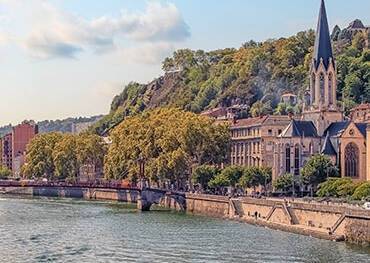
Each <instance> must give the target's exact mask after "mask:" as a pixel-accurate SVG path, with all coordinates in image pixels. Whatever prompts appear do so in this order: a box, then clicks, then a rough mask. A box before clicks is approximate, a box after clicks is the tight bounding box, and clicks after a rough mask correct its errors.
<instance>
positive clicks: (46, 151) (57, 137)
mask: <svg viewBox="0 0 370 263" xmlns="http://www.w3.org/2000/svg"><path fill="white" fill-rule="evenodd" d="M62 138H63V135H62V134H61V133H45V134H39V135H37V136H36V137H34V138H33V139H32V140H31V142H30V143H29V144H28V145H27V150H26V158H25V163H26V164H25V165H24V167H23V175H24V176H25V177H27V178H32V177H36V178H40V177H46V178H48V179H51V178H52V177H53V175H54V172H55V166H54V160H53V151H54V149H55V145H56V144H57V143H59V142H60V141H61V140H62Z"/></svg>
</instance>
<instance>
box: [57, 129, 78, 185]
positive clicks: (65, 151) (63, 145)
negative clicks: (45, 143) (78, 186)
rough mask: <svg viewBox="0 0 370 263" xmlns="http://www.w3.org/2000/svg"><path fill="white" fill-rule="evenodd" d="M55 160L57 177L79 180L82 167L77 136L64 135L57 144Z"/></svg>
mask: <svg viewBox="0 0 370 263" xmlns="http://www.w3.org/2000/svg"><path fill="white" fill-rule="evenodd" d="M53 162H54V166H55V173H54V176H55V177H56V178H57V179H62V180H63V179H68V180H77V177H78V175H79V168H80V167H79V163H78V158H77V139H76V136H73V135H64V136H63V138H62V140H61V141H59V142H57V143H56V144H55V147H54V150H53Z"/></svg>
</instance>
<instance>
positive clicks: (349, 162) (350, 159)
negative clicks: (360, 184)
mask: <svg viewBox="0 0 370 263" xmlns="http://www.w3.org/2000/svg"><path fill="white" fill-rule="evenodd" d="M359 155H360V151H359V149H358V147H357V145H356V144H354V143H350V144H348V145H347V146H346V149H345V151H344V165H345V166H344V168H345V173H346V174H345V176H348V177H359Z"/></svg>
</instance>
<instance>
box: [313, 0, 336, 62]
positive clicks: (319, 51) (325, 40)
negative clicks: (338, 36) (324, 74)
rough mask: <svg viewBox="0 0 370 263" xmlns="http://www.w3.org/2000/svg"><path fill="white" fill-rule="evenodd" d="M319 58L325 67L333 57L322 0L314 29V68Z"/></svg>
mask: <svg viewBox="0 0 370 263" xmlns="http://www.w3.org/2000/svg"><path fill="white" fill-rule="evenodd" d="M321 59H322V60H323V63H324V66H325V68H326V69H327V68H328V67H329V62H330V59H333V51H332V46H331V39H330V32H329V24H328V18H327V15H326V8H325V2H324V0H321V7H320V13H319V21H318V23H317V30H316V41H315V53H314V63H315V67H316V69H317V68H318V67H319V65H320V61H321Z"/></svg>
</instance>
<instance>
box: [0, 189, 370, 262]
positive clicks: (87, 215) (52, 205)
mask: <svg viewBox="0 0 370 263" xmlns="http://www.w3.org/2000/svg"><path fill="white" fill-rule="evenodd" d="M0 237H1V238H0V262H233V263H234V262H370V250H369V249H364V248H359V247H355V246H349V245H347V244H345V243H335V242H331V241H325V240H319V239H315V238H311V237H306V236H300V235H295V234H290V233H285V232H280V231H275V230H270V229H265V228H261V227H255V226H251V225H248V224H244V223H237V222H233V221H227V220H220V219H213V218H207V217H199V216H191V215H185V214H180V213H175V212H169V211H160V210H158V211H153V212H148V213H140V212H137V211H136V210H135V207H134V206H130V205H127V204H122V203H113V202H112V203H110V202H91V201H82V200H72V199H51V198H23V197H9V196H0Z"/></svg>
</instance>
